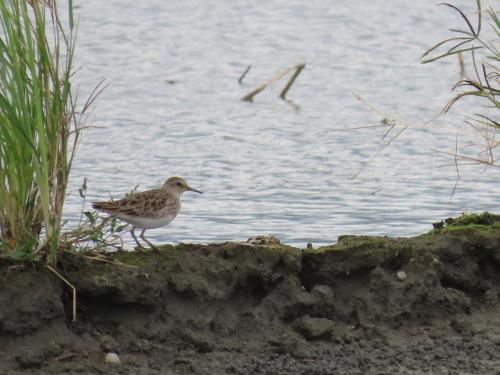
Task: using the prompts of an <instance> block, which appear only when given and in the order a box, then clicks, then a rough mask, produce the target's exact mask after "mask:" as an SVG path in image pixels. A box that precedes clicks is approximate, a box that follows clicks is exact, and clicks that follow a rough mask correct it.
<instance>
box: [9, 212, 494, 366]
mask: <svg viewBox="0 0 500 375" xmlns="http://www.w3.org/2000/svg"><path fill="white" fill-rule="evenodd" d="M435 226H436V228H437V229H435V230H434V231H432V232H431V233H428V234H424V235H421V236H418V237H413V238H389V237H368V236H344V237H340V238H339V241H338V243H337V244H336V245H332V246H326V247H323V248H319V249H309V250H300V249H296V248H292V247H288V246H285V245H281V244H279V243H270V244H262V245H261V244H242V243H224V244H213V245H207V246H204V245H186V244H182V245H178V246H175V247H173V246H165V247H163V248H162V249H161V251H160V252H159V253H154V252H147V253H127V252H119V253H115V254H112V255H106V256H104V255H100V256H99V258H100V259H99V260H97V259H95V257H96V255H95V254H90V253H89V254H75V253H70V252H66V253H64V254H63V255H62V256H61V258H60V261H59V265H58V270H59V272H60V273H61V274H62V275H64V277H66V278H67V279H68V281H69V282H71V283H72V284H73V285H74V286H75V288H76V290H77V297H78V299H77V321H76V322H73V321H72V298H71V296H72V295H71V289H70V288H68V287H67V286H66V285H65V284H64V283H63V282H62V281H61V280H60V279H59V278H57V277H56V276H55V275H54V274H53V273H51V272H50V271H49V270H47V269H46V268H44V267H42V266H40V265H32V264H22V265H21V264H16V263H14V262H12V261H9V260H0V262H1V263H0V290H1V293H0V358H1V361H0V374H77V373H83V374H109V373H116V374H332V373H339V374H342V373H349V374H386V373H388V374H394V373H397V374H420V373H433V374H466V373H468V374H492V373H495V372H500V354H498V353H500V305H499V303H498V296H499V293H500V217H499V216H494V215H488V214H485V215H481V216H474V217H467V219H463V220H456V221H454V222H453V221H449V222H448V223H436V225H435ZM107 352H114V353H117V354H118V355H119V357H120V360H121V362H122V364H121V365H111V364H105V363H104V360H103V359H104V355H105V353H107Z"/></svg>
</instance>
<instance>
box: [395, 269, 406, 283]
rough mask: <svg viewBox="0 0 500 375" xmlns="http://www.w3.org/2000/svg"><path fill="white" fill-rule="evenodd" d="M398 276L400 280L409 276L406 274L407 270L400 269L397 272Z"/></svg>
mask: <svg viewBox="0 0 500 375" xmlns="http://www.w3.org/2000/svg"><path fill="white" fill-rule="evenodd" d="M396 277H397V278H398V280H400V281H404V280H406V278H407V277H408V276H407V275H406V272H405V271H398V272H396Z"/></svg>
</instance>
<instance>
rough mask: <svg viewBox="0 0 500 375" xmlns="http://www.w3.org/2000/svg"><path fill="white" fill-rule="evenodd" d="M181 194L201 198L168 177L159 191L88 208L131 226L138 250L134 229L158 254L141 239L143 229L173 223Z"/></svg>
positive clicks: (135, 194) (178, 181)
mask: <svg viewBox="0 0 500 375" xmlns="http://www.w3.org/2000/svg"><path fill="white" fill-rule="evenodd" d="M185 191H194V192H196V193H200V194H202V192H201V191H199V190H196V189H193V188H192V187H190V186H189V185H188V184H187V183H186V181H185V180H184V179H183V178H180V177H170V178H169V179H168V180H167V181H166V182H165V183H164V184H163V186H162V187H161V188H160V189H153V190H147V191H143V192H140V193H134V194H131V195H129V196H126V197H125V198H123V199H120V200H118V201H109V202H92V207H93V208H95V209H96V210H99V211H102V212H106V213H108V214H110V215H111V216H113V217H116V218H118V219H120V220H123V221H125V222H126V223H129V224H130V225H132V229H131V230H130V234H132V237H133V238H134V241H135V242H136V243H137V245H138V246H139V248H140V249H141V248H143V246H142V245H141V244H140V243H139V241H138V240H137V237H136V236H135V233H134V231H135V229H136V228H139V229H142V232H141V234H140V237H141V239H142V240H143V241H144V242H146V243H147V244H148V245H149V246H151V248H153V249H155V250H158V249H157V248H156V246H154V245H153V244H152V243H151V242H149V241H148V240H147V239H146V238H145V237H144V233H145V232H146V229H153V228H159V227H162V226H164V225H167V224H168V223H170V222H171V221H172V220H174V218H175V217H176V216H177V214H178V213H179V211H180V209H181V194H182V193H184V192H185Z"/></svg>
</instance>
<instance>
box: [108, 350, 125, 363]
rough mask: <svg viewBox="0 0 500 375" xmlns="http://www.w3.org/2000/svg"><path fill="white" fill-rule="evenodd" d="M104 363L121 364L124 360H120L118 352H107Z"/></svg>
mask: <svg viewBox="0 0 500 375" xmlns="http://www.w3.org/2000/svg"><path fill="white" fill-rule="evenodd" d="M104 363H108V364H110V365H121V364H122V362H121V361H120V357H118V354H116V353H112V352H109V353H106V355H105V356H104Z"/></svg>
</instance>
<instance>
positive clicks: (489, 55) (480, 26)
mask: <svg viewBox="0 0 500 375" xmlns="http://www.w3.org/2000/svg"><path fill="white" fill-rule="evenodd" d="M440 5H445V6H447V7H449V8H451V9H453V10H454V11H455V12H457V13H458V14H459V15H460V16H461V18H462V20H463V22H464V28H462V29H451V31H452V32H453V34H454V35H453V36H451V37H450V38H448V39H445V40H443V41H441V42H439V43H437V44H436V45H434V46H433V47H431V48H429V49H428V50H427V51H426V52H425V53H424V54H423V55H422V60H421V62H422V63H424V64H426V63H430V62H434V61H436V60H439V59H443V58H447V57H450V56H453V55H457V54H470V57H471V61H472V64H471V65H472V68H473V69H472V70H473V73H472V74H470V75H468V74H465V76H463V77H462V78H461V79H460V80H459V81H458V82H456V83H455V85H454V87H453V90H458V93H457V94H456V95H455V96H454V97H453V98H452V99H451V100H450V101H449V102H448V103H447V104H446V106H445V107H444V109H443V113H445V112H448V111H449V110H450V109H451V108H452V107H453V106H454V105H455V104H456V103H457V102H459V101H460V100H461V99H463V98H465V97H476V98H479V99H481V100H482V103H484V107H483V109H482V111H480V112H479V113H475V114H474V115H473V117H470V118H469V119H468V120H467V123H468V124H469V125H471V126H473V127H474V128H476V126H477V125H485V126H486V128H488V129H489V131H487V132H485V133H484V138H485V140H486V146H487V147H486V154H487V155H488V157H487V158H482V159H477V158H470V157H466V156H460V155H454V156H455V158H456V157H457V156H458V157H459V158H460V159H463V160H465V161H467V162H473V163H480V164H486V165H490V166H495V167H500V164H499V159H498V158H496V157H495V156H494V150H495V148H497V147H500V142H499V141H498V140H496V139H495V133H498V132H499V131H500V122H499V120H498V115H499V113H500V112H499V111H500V49H499V48H500V19H499V17H498V12H497V11H496V10H495V9H494V8H493V7H489V8H488V9H486V10H483V8H482V3H481V0H476V7H477V12H476V14H477V16H475V17H474V19H472V18H471V17H468V16H467V15H466V14H465V13H464V12H463V11H462V10H461V9H460V8H458V7H456V6H455V5H453V4H447V3H443V4H440ZM485 28H487V29H489V31H490V32H491V34H492V39H488V37H487V36H485V34H484V29H485ZM485 110H487V111H488V112H486V111H485Z"/></svg>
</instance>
